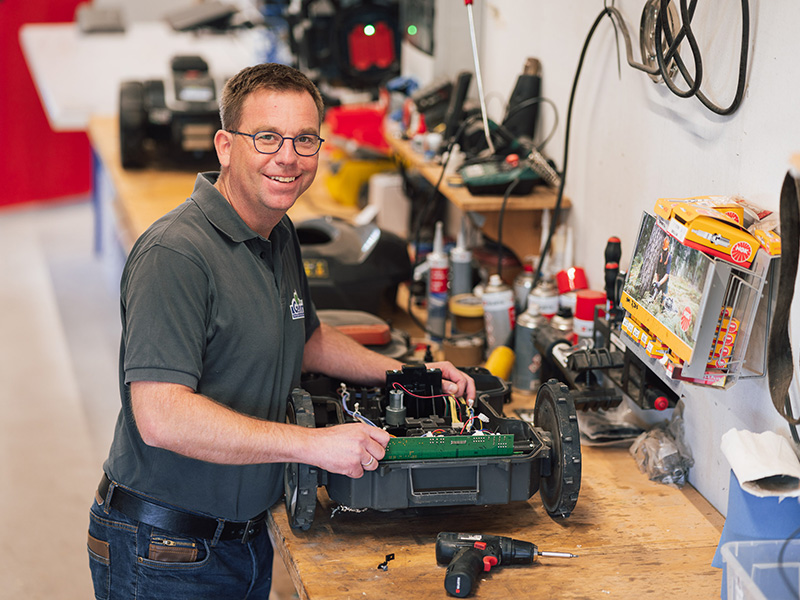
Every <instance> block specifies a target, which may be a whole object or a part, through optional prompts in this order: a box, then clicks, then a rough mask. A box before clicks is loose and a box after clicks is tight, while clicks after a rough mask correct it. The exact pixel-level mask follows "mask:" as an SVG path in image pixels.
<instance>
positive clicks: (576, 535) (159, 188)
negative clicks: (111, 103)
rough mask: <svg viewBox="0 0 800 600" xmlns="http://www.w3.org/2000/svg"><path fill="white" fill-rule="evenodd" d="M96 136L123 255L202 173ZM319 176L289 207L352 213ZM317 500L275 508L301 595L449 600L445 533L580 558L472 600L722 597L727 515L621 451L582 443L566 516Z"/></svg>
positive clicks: (107, 121) (105, 134)
mask: <svg viewBox="0 0 800 600" xmlns="http://www.w3.org/2000/svg"><path fill="white" fill-rule="evenodd" d="M89 136H90V139H91V141H92V144H93V148H94V151H95V154H96V158H97V161H98V167H100V168H102V170H103V173H104V177H105V181H106V184H105V185H107V186H109V187H110V188H112V189H110V190H105V192H103V191H102V190H95V193H96V194H100V195H102V196H104V198H105V199H104V200H102V202H103V203H104V204H103V205H104V206H105V208H106V209H107V211H113V215H111V217H108V218H107V219H106V220H107V221H108V222H107V223H106V226H108V227H113V228H116V229H117V231H116V234H117V236H118V238H119V241H120V245H121V246H122V247H121V248H120V250H122V251H123V253H125V252H127V249H128V248H129V247H130V244H131V243H132V242H133V240H135V238H136V237H137V236H138V235H139V234H141V232H143V231H144V229H145V228H146V227H147V226H148V225H149V224H150V223H151V222H152V221H154V220H155V219H157V218H158V217H160V216H161V215H162V214H164V213H166V212H167V211H169V210H170V209H172V208H173V207H174V206H176V205H177V204H179V203H180V202H182V201H183V200H184V199H185V198H186V197H187V196H188V195H189V194H190V193H191V191H192V188H193V186H194V180H195V176H196V175H195V173H190V172H172V171H160V170H157V169H146V170H143V171H125V170H123V169H122V168H121V167H120V165H119V149H118V142H117V133H116V121H115V119H113V118H104V117H95V118H93V119H92V120H91V122H90V127H89ZM323 162H324V161H321V168H323V169H324V166H322V163H323ZM323 178H324V175H323V177H319V178H318V181H317V182H316V183H315V185H314V186H312V190H313V191H312V190H309V192H307V193H306V194H305V195H304V196H303V197H302V198H301V200H300V201H298V203H297V205H296V206H295V207H294V208H293V209H292V212H291V214H292V217H293V218H294V219H295V220H300V219H304V218H307V217H310V216H315V215H318V214H320V213H325V214H335V215H337V216H343V217H347V216H351V215H352V214H353V212H354V211H355V209H353V208H350V207H343V206H341V205H338V204H337V203H335V202H334V201H333V200H331V198H330V196H329V194H328V193H327V191H326V189H325V187H324V184H323ZM101 192H102V193H101ZM515 201H516V200H515ZM520 201H522V200H520ZM523 202H524V201H523ZM468 210H472V208H469V209H468ZM516 216H517V215H516V213H515V219H514V220H515V221H516V220H517V219H516ZM520 402H521V405H522V406H524V401H520ZM506 412H507V413H508V414H511V413H510V412H509V410H508V408H507V411H506ZM319 499H320V501H319V503H318V505H317V512H316V516H315V519H314V524H313V526H312V527H311V529H310V530H309V531H307V532H300V531H294V530H292V529H291V528H290V527H289V525H288V521H287V517H286V511H285V509H284V507H283V505H282V504H278V505H276V506H275V507H273V509H272V511H271V513H270V516H269V527H270V531H271V534H272V536H273V540H274V543H275V547H276V549H277V552H278V554H279V555H280V556H281V557H282V558H283V562H284V564H285V565H286V569H287V571H288V573H289V575H290V577H291V579H292V580H293V581H294V584H295V586H296V588H297V592H298V594H299V596H300V598H302V599H304V600H305V599H308V600H327V599H337V600H345V599H373V600H375V599H380V600H382V599H387V600H388V599H391V600H404V599H406V598H415V599H416V598H445V597H447V596H446V593H445V591H444V584H443V581H444V571H445V569H444V568H443V567H439V566H437V565H436V561H435V558H434V541H435V538H436V534H437V533H438V532H439V531H447V530H450V531H470V532H478V533H488V534H494V535H505V536H511V537H514V538H517V539H522V540H526V541H531V542H534V543H535V544H537V545H538V546H539V548H540V549H542V550H554V551H568V552H573V553H575V554H578V555H580V557H579V558H576V559H571V560H563V559H562V560H557V559H544V560H542V561H541V563H540V564H537V565H534V566H530V567H526V566H517V567H504V568H501V569H498V570H496V571H493V572H492V573H490V574H488V575H487V576H486V578H485V580H484V581H481V583H480V584H479V587H478V591H477V594H476V596H475V597H477V598H484V599H486V598H498V599H503V600H507V599H511V598H520V599H522V598H539V599H542V600H547V599H556V598H558V599H561V598H564V599H569V598H586V599H596V598H662V597H670V596H672V595H676V596H678V597H691V598H714V597H718V596H719V590H720V584H721V571H719V570H717V569H714V568H712V567H711V560H712V557H713V555H714V552H715V549H716V545H717V542H718V540H719V536H720V533H721V531H722V525H723V518H722V516H721V515H720V514H719V513H718V512H717V511H716V510H715V509H714V508H713V507H712V506H711V505H710V504H708V502H706V501H705V500H704V499H703V498H702V497H701V496H700V495H699V494H698V493H697V492H696V491H695V490H694V489H693V488H691V487H690V486H687V487H686V488H684V489H682V490H678V489H674V488H671V487H668V486H665V485H662V484H659V483H654V482H651V481H649V480H648V479H647V477H646V476H645V475H643V474H641V473H640V472H639V470H638V469H637V467H636V465H635V463H634V460H633V458H632V457H631V456H630V455H629V454H628V452H627V450H626V449H621V448H604V449H598V448H586V447H584V448H583V475H582V485H581V492H580V498H579V500H578V504H577V506H576V508H575V511H574V512H573V514H572V516H571V517H570V518H569V519H567V520H564V521H561V522H556V521H553V520H552V519H551V518H550V517H549V516H548V515H547V513H546V512H545V510H544V508H543V507H542V505H541V502H540V500H539V497H538V494H536V495H534V496H533V498H531V499H530V500H529V501H527V502H516V503H512V504H510V505H500V506H466V507H446V508H429V509H424V510H403V511H393V512H377V511H367V512H364V513H352V512H337V513H336V514H335V515H334V516H333V518H331V514H332V511H333V508H334V507H333V506H332V504H331V502H330V500H329V499H328V498H327V495H326V494H325V490H324V489H323V488H320V493H319ZM389 553H394V555H395V559H394V560H393V561H390V562H389V563H388V569H387V570H386V571H383V570H380V569H378V568H377V566H378V564H379V563H381V562H383V561H384V559H385V557H386V555H387V554H389Z"/></svg>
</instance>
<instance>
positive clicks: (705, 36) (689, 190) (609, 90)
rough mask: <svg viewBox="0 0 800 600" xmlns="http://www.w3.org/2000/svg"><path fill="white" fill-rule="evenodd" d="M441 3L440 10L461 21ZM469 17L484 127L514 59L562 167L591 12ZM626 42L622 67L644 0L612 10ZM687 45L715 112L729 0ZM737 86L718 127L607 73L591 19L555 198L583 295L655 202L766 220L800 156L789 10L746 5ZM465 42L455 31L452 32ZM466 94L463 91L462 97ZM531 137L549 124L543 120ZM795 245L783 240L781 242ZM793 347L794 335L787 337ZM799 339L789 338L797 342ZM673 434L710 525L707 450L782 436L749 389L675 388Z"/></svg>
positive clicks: (707, 16) (798, 85)
mask: <svg viewBox="0 0 800 600" xmlns="http://www.w3.org/2000/svg"><path fill="white" fill-rule="evenodd" d="M451 1H452V2H453V7H452V8H451V10H453V11H456V10H462V11H465V10H466V9H464V7H463V4H462V3H458V2H455V0H451ZM479 4H483V5H484V6H483V9H482V13H481V20H482V30H481V39H480V46H481V61H482V62H481V66H482V71H483V77H484V88H485V90H486V93H487V101H488V104H489V112H490V116H492V117H493V118H495V119H500V118H501V117H502V110H503V108H504V105H505V101H506V100H507V98H508V96H509V95H510V93H511V90H512V88H513V86H514V83H515V81H516V78H517V76H518V74H519V73H520V72H521V70H522V66H523V64H524V62H525V59H526V58H527V57H529V56H532V57H537V58H539V59H540V60H541V62H542V76H543V84H542V89H543V94H544V95H545V96H547V97H549V98H550V99H552V100H553V101H554V102H555V103H556V104H557V106H558V110H559V113H560V115H559V126H558V133H557V134H556V136H555V138H554V139H553V140H552V142H551V143H550V144H549V145H548V147H547V148H546V149H545V150H546V153H547V154H548V155H549V156H550V157H552V158H553V159H555V161H556V163H557V165H558V167H559V168H561V167H562V166H563V165H562V157H563V149H564V127H565V122H566V117H567V105H568V100H569V93H570V88H571V85H572V80H573V77H574V74H575V69H576V67H577V63H578V58H579V55H580V51H581V48H582V46H583V42H584V39H585V37H586V35H587V34H588V32H589V29H590V26H591V24H592V22H593V21H594V19H595V18H596V16H597V15H598V14H599V13H600V11H601V10H602V8H603V1H602V0H595V1H594V2H589V1H587V0H583V1H581V2H551V1H545V0H476V6H477V5H479ZM614 4H615V6H616V7H617V8H618V9H619V10H620V11H621V13H622V14H623V16H624V18H625V21H626V23H627V25H628V28H629V30H630V31H631V36H632V39H633V43H634V56H635V58H636V59H637V60H639V59H640V52H639V49H638V39H639V34H638V32H639V22H640V18H641V11H642V8H643V5H644V0H617V1H616V2H615V3H614ZM698 5H699V6H698V9H697V14H696V16H695V19H694V28H695V33H696V36H697V39H698V42H699V44H700V47H701V50H702V52H703V59H704V64H705V74H706V77H705V80H704V83H703V90H704V91H705V93H706V95H707V96H709V97H710V98H712V99H714V100H716V101H717V104H721V105H727V104H729V102H730V100H731V99H732V97H733V93H734V91H735V88H736V75H737V67H738V53H739V40H740V23H741V3H740V2H739V0H714V1H713V2H712V1H706V2H699V3H698ZM750 10H751V44H750V61H749V68H748V87H747V91H746V94H745V98H744V101H743V103H742V106H741V108H740V109H739V110H738V111H737V112H736V113H735V114H733V115H732V116H729V117H720V116H717V115H714V114H712V113H711V112H709V111H708V110H707V109H706V108H704V107H703V106H702V104H701V103H700V102H699V100H697V99H681V98H677V97H676V96H674V95H672V94H671V93H669V92H668V90H667V89H666V87H665V86H664V85H663V84H662V85H656V84H654V83H653V82H652V81H651V80H650V78H649V77H648V76H647V75H646V74H644V73H642V72H640V71H635V70H633V69H632V68H630V67H628V66H627V64H626V63H625V58H624V46H623V45H622V41H621V38H620V44H619V45H620V49H621V52H623V58H622V71H621V76H620V75H618V71H617V53H616V50H615V45H616V42H615V38H614V30H613V27H612V25H611V22H610V21H609V20H607V19H606V20H604V21H603V23H602V24H601V25H600V26H599V28H598V30H597V32H596V33H595V36H594V38H593V39H592V41H591V44H590V47H589V50H588V54H587V58H586V60H585V63H584V67H583V72H582V74H581V78H580V82H579V86H578V91H577V94H576V98H575V107H574V112H573V121H572V132H571V139H570V153H569V163H568V166H569V172H568V174H567V184H566V193H567V195H568V196H569V197H570V199H571V200H572V205H573V209H572V210H571V215H570V224H571V225H572V227H573V228H574V239H575V240H578V242H577V244H576V248H575V262H576V264H579V265H582V266H583V267H584V268H586V270H587V273H588V276H589V283H590V285H591V286H593V287H595V288H602V286H603V276H602V270H603V263H604V260H603V250H604V247H605V243H606V240H607V239H608V237H609V236H611V235H617V236H619V237H620V238H621V240H622V247H623V258H622V262H621V264H622V266H623V267H627V265H628V263H629V261H630V254H629V253H630V251H631V249H632V247H633V244H634V242H635V237H636V233H637V231H638V225H639V220H640V218H641V214H642V211H646V210H647V211H651V210H652V207H653V205H654V203H655V201H656V199H657V198H659V197H665V196H668V197H686V196H696V195H703V194H726V195H734V194H739V195H742V196H744V197H745V198H748V199H750V200H752V201H753V202H755V203H757V204H759V205H761V206H764V207H766V208H770V209H773V210H776V211H777V208H778V198H779V192H780V187H781V183H782V181H783V177H784V175H785V173H786V170H787V168H788V164H789V162H788V161H789V157H790V156H791V155H792V154H793V153H796V152H798V151H800V116H799V115H798V106H799V104H798V98H797V96H798V92H800V82H798V79H797V78H796V77H793V76H792V75H793V74H794V73H796V66H795V65H796V57H797V56H798V54H800V52H799V51H800V36H798V35H797V31H800V11H798V10H797V5H796V3H795V2H793V1H792V0H769V1H768V2H767V1H760V0H751V7H750ZM459 35H462V36H463V37H464V39H465V40H467V41H468V39H469V32H468V29H467V28H466V26H465V27H464V29H463V31H462V32H461V33H460V34H459ZM474 88H475V86H474V85H473V90H472V91H473V92H474ZM540 114H541V115H542V119H543V120H542V121H541V127H542V129H541V130H540V131H546V130H547V128H548V127H549V126H550V124H551V123H552V112H551V111H550V109H549V108H544V109H542V111H541V112H540ZM793 243H795V244H796V243H797V240H793ZM793 329H794V333H795V336H794V337H795V338H797V326H794V328H793ZM797 339H800V338H797ZM683 389H684V391H685V396H686V406H687V408H686V413H685V414H686V419H687V436H688V441H689V443H690V445H691V448H692V451H693V453H694V457H695V466H694V468H693V469H692V471H691V475H690V481H691V482H692V484H693V485H694V486H695V487H696V488H697V489H699V490H700V492H701V493H702V494H703V495H704V496H705V497H706V498H708V500H709V501H710V502H712V504H714V505H715V506H716V507H717V508H718V509H719V510H720V511H721V512H723V514H724V513H725V512H726V510H727V493H728V491H727V487H728V477H729V469H730V467H729V465H728V463H727V461H726V459H725V457H724V456H723V455H722V453H721V452H720V450H719V441H720V436H721V435H722V434H723V433H725V431H727V430H728V429H729V428H731V427H736V428H746V429H751V430H753V431H763V430H775V431H778V432H780V433H781V434H783V435H785V436H787V437H788V435H789V434H788V429H787V428H786V427H785V425H784V424H783V421H782V419H781V418H780V417H779V416H778V415H777V413H776V412H775V409H774V408H773V407H772V403H771V400H770V396H769V391H768V388H767V382H766V380H765V379H762V380H746V381H740V382H739V383H737V384H736V385H735V386H733V387H732V388H730V389H729V390H727V391H712V390H708V389H703V388H698V387H696V386H686V387H684V388H683Z"/></svg>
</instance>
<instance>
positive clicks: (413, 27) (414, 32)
mask: <svg viewBox="0 0 800 600" xmlns="http://www.w3.org/2000/svg"><path fill="white" fill-rule="evenodd" d="M408 35H417V26H416V25H409V26H408Z"/></svg>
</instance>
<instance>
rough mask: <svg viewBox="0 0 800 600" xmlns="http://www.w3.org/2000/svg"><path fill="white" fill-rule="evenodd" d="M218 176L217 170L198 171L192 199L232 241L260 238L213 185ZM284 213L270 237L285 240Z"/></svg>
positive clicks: (286, 235) (210, 220)
mask: <svg viewBox="0 0 800 600" xmlns="http://www.w3.org/2000/svg"><path fill="white" fill-rule="evenodd" d="M218 177H219V172H217V171H209V172H206V173H198V175H197V179H196V180H195V184H194V191H193V192H192V200H194V201H195V203H196V204H197V206H198V207H199V208H200V210H201V211H203V214H204V215H205V216H206V218H207V219H208V221H209V223H211V224H212V225H213V226H214V227H216V228H217V229H218V230H219V231H221V232H222V233H224V234H225V235H226V236H228V237H229V238H230V239H231V241H233V242H237V243H240V242H245V241H247V240H251V239H253V238H260V239H263V238H261V236H260V235H259V234H257V233H256V232H255V231H253V230H252V229H250V227H248V225H247V223H245V222H244V221H243V220H242V218H241V217H240V216H239V213H237V212H236V211H235V210H234V209H233V207H232V206H231V205H230V203H229V202H228V201H227V200H226V199H225V196H223V195H222V194H221V193H220V191H219V190H218V189H217V188H215V187H214V184H215V183H216V181H217V178H218ZM288 218H289V217H287V216H286V215H284V216H283V218H282V219H281V220H280V221H279V222H278V224H277V225H276V226H275V228H274V229H273V230H272V234H271V235H270V239H272V240H275V241H285V240H286V239H287V237H288V233H289V227H288V225H287V223H286V220H287V219H288Z"/></svg>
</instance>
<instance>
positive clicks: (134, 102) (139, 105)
mask: <svg viewBox="0 0 800 600" xmlns="http://www.w3.org/2000/svg"><path fill="white" fill-rule="evenodd" d="M146 125H147V114H146V112H145V109H144V86H143V85H142V82H141V81H123V82H122V84H121V85H120V88H119V156H120V162H121V163H122V168H124V169H141V168H142V167H144V166H145V164H146V162H147V156H146V153H145V147H144V141H145V137H146V135H147V131H146Z"/></svg>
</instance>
